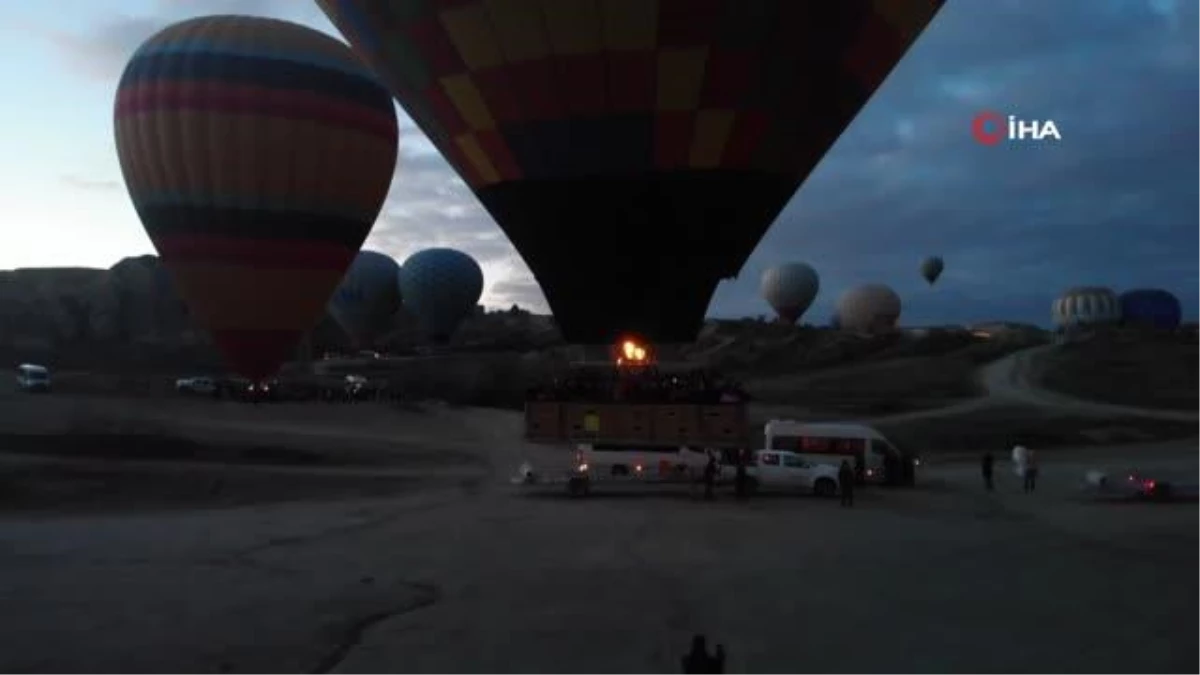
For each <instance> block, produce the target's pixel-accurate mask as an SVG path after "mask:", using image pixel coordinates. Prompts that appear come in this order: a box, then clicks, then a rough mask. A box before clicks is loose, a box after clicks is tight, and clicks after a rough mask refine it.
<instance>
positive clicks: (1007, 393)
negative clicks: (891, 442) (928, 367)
mask: <svg viewBox="0 0 1200 675" xmlns="http://www.w3.org/2000/svg"><path fill="white" fill-rule="evenodd" d="M1055 348H1056V345H1042V346H1039V347H1031V348H1029V349H1023V350H1020V351H1017V352H1013V353H1012V354H1009V355H1007V356H1005V357H1003V358H1001V359H997V360H996V361H993V362H991V363H989V364H987V365H985V366H984V367H983V368H980V369H979V372H978V373H977V376H976V377H977V379H978V382H979V384H980V386H982V387H983V389H984V392H985V393H984V395H983V396H980V397H978V398H974V399H971V400H968V401H963V402H961V403H956V404H954V405H950V406H946V407H943V408H934V409H932V410H917V411H914V412H909V413H901V414H898V415H886V416H883V417H875V418H871V419H869V420H864V421H867V422H870V423H872V424H882V423H896V422H908V421H914V420H920V419H934V418H938V417H953V416H956V415H962V414H965V413H971V412H976V411H979V410H985V409H987V408H991V407H995V406H999V405H1011V404H1022V405H1029V406H1034V407H1038V408H1052V409H1056V410H1058V411H1061V412H1063V413H1069V414H1072V415H1083V416H1095V417H1148V418H1154V419H1161V420H1170V421H1179V422H1200V415H1198V414H1197V413H1191V412H1184V411H1178V410H1159V409H1152V408H1137V407H1133V406H1123V405H1112V404H1108V403H1098V402H1095V401H1087V400H1084V399H1079V398H1074V397H1071V396H1067V395H1066V394H1060V393H1058V392H1054V391H1049V390H1047V389H1044V388H1042V387H1041V386H1040V385H1039V383H1038V380H1039V374H1040V371H1041V367H1042V362H1043V360H1044V359H1045V358H1046V357H1047V356H1048V355H1049V354H1050V353H1051V352H1052V351H1053V350H1054V349H1055Z"/></svg>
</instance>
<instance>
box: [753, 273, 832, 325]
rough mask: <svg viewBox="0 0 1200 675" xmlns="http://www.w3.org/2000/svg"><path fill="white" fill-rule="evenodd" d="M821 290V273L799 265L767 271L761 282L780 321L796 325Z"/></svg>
mask: <svg viewBox="0 0 1200 675" xmlns="http://www.w3.org/2000/svg"><path fill="white" fill-rule="evenodd" d="M820 289H821V280H820V278H818V277H817V271H816V270H814V269H813V268H812V267H811V266H809V265H806V264H804V263H798V262H797V263H784V264H782V265H776V266H774V267H769V268H767V269H766V271H764V272H763V275H762V280H761V282H760V283H759V291H760V292H761V293H762V296H763V299H764V300H766V301H767V304H769V305H771V307H772V308H774V309H775V312H776V313H777V314H779V319H780V320H781V321H785V322H787V323H796V320H797V319H799V318H800V317H801V315H803V314H804V312H805V311H806V310H807V309H808V306H809V305H811V304H812V301H813V299H815V298H816V297H817V291H819V290H820Z"/></svg>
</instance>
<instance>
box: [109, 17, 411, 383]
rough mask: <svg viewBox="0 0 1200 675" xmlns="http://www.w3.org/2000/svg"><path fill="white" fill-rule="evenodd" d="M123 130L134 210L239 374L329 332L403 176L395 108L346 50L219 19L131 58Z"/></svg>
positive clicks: (260, 370)
mask: <svg viewBox="0 0 1200 675" xmlns="http://www.w3.org/2000/svg"><path fill="white" fill-rule="evenodd" d="M115 133H116V144H117V153H118V156H119V159H120V163H121V171H122V173H123V175H124V177H125V184H126V186H127V187H128V189H129V196H130V197H131V199H132V201H133V205H134V208H135V209H136V210H137V213H138V216H139V217H140V218H141V220H142V224H143V225H144V226H145V228H146V232H147V234H149V235H150V239H151V241H152V242H153V243H154V246H155V248H156V249H158V253H159V255H160V257H161V258H162V261H163V263H164V264H165V265H166V266H167V268H168V270H169V271H170V272H171V274H172V277H173V278H174V280H175V285H176V287H177V288H178V290H179V294H180V296H181V297H182V298H183V300H184V301H185V302H186V303H187V305H188V308H189V309H190V311H191V313H192V315H193V317H194V318H195V319H196V320H197V321H198V322H199V323H200V324H201V325H202V326H204V327H205V328H207V329H208V331H209V332H210V333H211V335H212V338H213V341H214V342H215V343H216V345H217V346H218V347H219V348H220V349H221V351H222V352H223V353H224V355H225V357H226V359H227V361H228V362H229V364H230V365H231V366H232V368H233V369H234V370H235V371H237V372H238V373H239V374H241V375H243V376H245V377H248V378H250V379H251V380H254V381H260V380H262V379H264V378H266V377H268V376H270V375H272V374H273V373H274V372H275V371H276V370H277V369H278V367H279V365H280V364H281V363H282V362H283V361H284V360H285V359H286V358H287V357H288V356H289V355H290V352H291V351H292V350H293V349H294V348H295V346H296V344H297V343H298V342H299V341H300V339H301V337H302V336H303V334H304V332H305V331H306V330H308V329H309V328H311V327H312V326H313V325H314V324H316V322H317V321H318V320H319V319H320V317H321V316H322V315H323V312H324V311H325V304H326V302H327V301H328V300H329V296H330V294H331V293H332V292H333V289H334V288H335V287H336V286H337V285H338V282H339V281H340V280H341V278H342V275H343V274H344V273H345V271H346V268H347V267H348V266H349V265H350V262H351V261H352V260H353V259H354V256H355V253H357V251H358V249H359V247H360V246H362V243H363V240H364V239H366V237H367V234H368V233H369V232H370V229H371V225H372V224H373V223H374V222H375V217H376V216H377V215H378V213H379V209H380V207H381V206H382V205H383V200H384V197H385V196H386V195H387V191H388V186H389V184H390V182H391V178H392V173H393V171H394V169H395V163H396V150H397V126H396V116H395V111H394V109H393V107H392V101H391V97H390V96H389V95H388V91H387V89H386V88H384V87H383V85H381V84H380V83H379V82H378V81H377V80H376V79H375V78H374V76H373V75H372V74H371V73H370V72H368V71H367V70H366V68H364V67H363V66H362V64H361V63H360V61H359V60H358V59H357V58H356V57H355V56H354V54H353V53H352V52H351V51H350V50H349V49H347V48H346V47H345V46H344V45H342V44H341V43H339V42H338V41H337V40H335V39H333V38H331V37H329V36H327V35H324V34H322V33H319V32H317V31H315V30H312V29H309V28H305V27H303V26H299V25H296V24H293V23H288V22H286V21H278V20H274V19H262V18H255V17H246V16H210V17H202V18H198V19H191V20H188V21H183V22H181V23H177V24H174V25H172V26H169V27H167V28H165V29H163V30H162V31H160V32H158V33H157V34H155V35H153V36H151V37H150V38H149V39H148V40H146V42H145V43H143V44H142V46H141V47H139V48H138V50H137V51H136V52H135V53H134V54H133V56H132V58H131V59H130V61H129V64H128V65H127V66H126V67H125V72H124V73H123V74H122V75H121V80H120V84H119V85H118V89H117V97H116V110H115Z"/></svg>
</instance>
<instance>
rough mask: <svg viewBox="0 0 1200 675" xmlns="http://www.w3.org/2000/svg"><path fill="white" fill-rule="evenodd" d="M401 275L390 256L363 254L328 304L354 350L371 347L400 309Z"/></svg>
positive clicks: (367, 252) (370, 252)
mask: <svg viewBox="0 0 1200 675" xmlns="http://www.w3.org/2000/svg"><path fill="white" fill-rule="evenodd" d="M399 273H400V265H398V264H396V261H395V260H393V259H392V258H391V256H387V255H384V254H383V253H377V252H375V251H361V252H360V253H359V254H358V256H356V257H355V258H354V262H353V263H351V264H350V269H348V270H346V276H344V277H342V283H341V284H339V285H338V287H337V290H336V291H334V292H333V298H331V299H330V301H329V313H330V314H331V315H333V318H334V319H335V320H336V321H337V322H338V324H339V325H340V326H341V327H342V328H343V329H344V330H345V331H346V334H347V335H349V336H350V339H351V340H353V341H354V343H355V346H357V347H367V346H370V344H371V342H372V341H373V340H374V339H375V338H376V337H377V336H378V335H379V333H380V332H381V331H383V329H384V328H386V327H387V325H388V321H389V320H390V319H391V318H392V315H393V314H395V313H396V310H397V309H399V308H400V287H399V286H398V285H397V284H396V277H397V275H398V274H399Z"/></svg>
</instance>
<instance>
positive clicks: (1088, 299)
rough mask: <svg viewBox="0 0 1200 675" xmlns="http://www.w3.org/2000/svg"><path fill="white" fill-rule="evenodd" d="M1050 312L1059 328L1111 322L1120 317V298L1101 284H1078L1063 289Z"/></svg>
mask: <svg viewBox="0 0 1200 675" xmlns="http://www.w3.org/2000/svg"><path fill="white" fill-rule="evenodd" d="M1050 313H1051V315H1052V317H1053V319H1054V323H1055V325H1057V326H1058V327H1060V328H1070V327H1072V326H1081V325H1091V324H1101V323H1113V322H1116V321H1119V320H1120V319H1121V300H1120V299H1119V298H1117V294H1116V293H1114V292H1113V291H1112V290H1111V289H1108V288H1104V287H1103V286H1078V287H1075V288H1069V289H1067V290H1065V291H1063V293H1062V295H1060V296H1058V299H1057V300H1055V301H1054V304H1053V305H1052V306H1051V307H1050Z"/></svg>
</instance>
